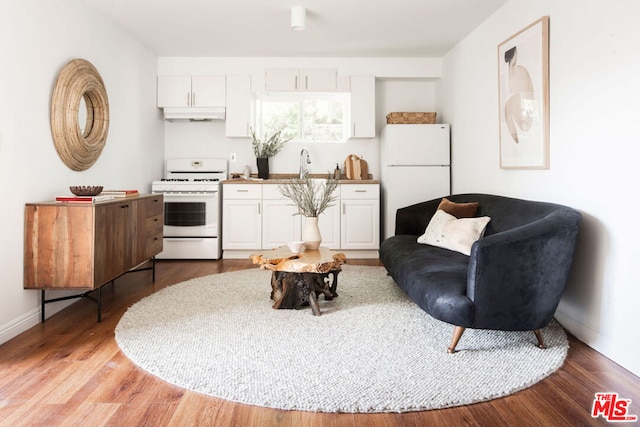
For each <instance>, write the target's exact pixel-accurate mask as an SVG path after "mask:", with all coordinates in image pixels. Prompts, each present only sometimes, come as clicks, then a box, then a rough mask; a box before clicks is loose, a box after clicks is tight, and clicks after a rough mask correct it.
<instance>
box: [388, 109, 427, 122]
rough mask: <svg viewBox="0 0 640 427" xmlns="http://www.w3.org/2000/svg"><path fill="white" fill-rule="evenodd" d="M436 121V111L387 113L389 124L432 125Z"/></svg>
mask: <svg viewBox="0 0 640 427" xmlns="http://www.w3.org/2000/svg"><path fill="white" fill-rule="evenodd" d="M435 122H436V113H432V112H431V113H425V112H422V113H406V112H404V113H389V114H387V124H388V125H400V124H402V125H404V124H407V125H409V124H411V125H414V124H415V125H418V124H420V125H432V124H435Z"/></svg>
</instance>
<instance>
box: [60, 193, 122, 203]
mask: <svg viewBox="0 0 640 427" xmlns="http://www.w3.org/2000/svg"><path fill="white" fill-rule="evenodd" d="M114 198H115V197H113V196H111V195H103V194H102V193H100V194H98V195H97V196H74V195H73V194H70V195H68V196H57V197H56V202H64V203H95V202H104V201H105V200H113V199H114Z"/></svg>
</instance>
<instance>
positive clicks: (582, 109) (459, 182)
mask: <svg viewBox="0 0 640 427" xmlns="http://www.w3.org/2000/svg"><path fill="white" fill-rule="evenodd" d="M544 15H548V16H549V19H550V61H549V62H550V112H551V128H550V129H551V138H550V143H551V151H550V154H551V168H550V169H549V170H544V171H532V170H529V171H527V170H522V171H517V170H502V169H500V166H499V146H498V100H497V97H498V87H497V72H498V71H497V64H498V59H497V45H498V44H499V43H501V42H502V41H504V40H505V39H507V38H508V37H510V36H511V35H512V34H514V33H516V32H517V31H519V30H520V29H522V28H524V27H525V26H527V25H528V24H530V23H531V22H533V21H535V20H537V19H538V18H540V17H541V16H544ZM638 16H640V3H638V2H637V1H636V0H617V1H615V2H607V3H605V2H598V1H588V2H585V1H582V0H564V1H561V2H558V1H554V0H541V1H537V2H531V1H528V0H511V1H509V2H508V3H507V4H506V5H505V6H504V7H502V8H501V9H500V10H499V11H498V12H496V13H495V14H494V15H493V16H492V17H491V18H489V19H488V20H487V21H486V22H484V23H483V24H482V25H481V26H480V27H479V28H478V29H476V31H474V32H473V33H472V34H471V35H470V36H468V37H467V38H466V39H465V40H464V41H462V42H461V43H459V44H458V45H457V46H456V47H455V48H454V49H453V50H451V51H450V52H449V53H448V54H447V55H446V56H445V57H444V58H443V78H442V79H441V84H440V85H439V88H438V99H439V100H440V101H441V102H440V107H441V109H442V111H443V117H442V120H444V121H445V122H448V123H451V124H452V147H453V152H452V163H453V190H454V192H456V193H462V192H487V193H495V194H502V195H507V196H515V197H522V198H528V199H536V200H545V201H551V202H557V203H561V204H566V205H569V206H572V207H574V208H577V209H579V210H580V211H581V212H582V213H583V221H582V228H581V235H580V240H579V248H578V251H577V256H576V261H575V266H574V272H573V275H572V279H571V281H570V283H569V285H568V288H567V290H566V291H565V294H564V297H563V299H562V302H561V304H560V307H559V310H558V313H557V318H558V319H559V320H560V322H561V323H562V324H563V325H564V326H565V327H567V328H568V329H569V331H570V332H572V333H573V334H574V335H576V336H577V337H578V338H579V339H581V340H582V341H584V342H586V343H587V344H589V345H590V346H592V347H594V348H595V349H596V350H598V351H600V352H601V353H603V354H605V355H606V356H608V357H610V358H611V359H613V360H614V361H616V362H618V363H619V364H621V365H623V366H624V367H626V368H627V369H629V370H631V371H632V372H634V373H636V374H640V343H639V342H638V340H637V339H635V337H636V335H637V331H636V326H637V325H638V323H639V320H638V314H637V311H638V310H637V305H638V301H639V300H640V287H639V286H638V278H637V275H638V272H637V270H636V269H635V267H634V266H637V264H638V260H639V259H640V249H639V246H638V244H637V240H638V232H637V230H636V229H635V227H633V226H632V227H631V228H630V227H629V226H628V223H629V222H631V223H632V224H633V221H635V213H636V212H635V209H634V208H635V207H636V206H638V202H637V201H636V200H635V199H636V195H635V192H636V191H635V185H636V184H637V183H638V182H639V181H640V172H639V169H638V161H637V155H636V153H637V152H638V148H637V147H638V145H639V143H640V136H639V135H640V133H639V132H638V127H637V123H638V117H640V103H639V102H638V99H640V83H639V78H640V44H639V43H638V41H639V40H640V26H638V25H637V18H638Z"/></svg>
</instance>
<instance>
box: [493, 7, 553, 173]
mask: <svg viewBox="0 0 640 427" xmlns="http://www.w3.org/2000/svg"><path fill="white" fill-rule="evenodd" d="M498 91H499V94H498V99H499V105H500V167H501V168H502V169H549V17H548V16H544V17H542V18H540V19H538V20H537V21H535V22H534V23H532V24H531V25H529V26H528V27H526V28H524V29H523V30H521V31H519V32H517V33H516V34H514V35H513V36H511V37H509V38H508V39H507V40H505V41H503V42H502V43H500V44H499V45H498Z"/></svg>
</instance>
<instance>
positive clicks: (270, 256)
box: [251, 246, 347, 316]
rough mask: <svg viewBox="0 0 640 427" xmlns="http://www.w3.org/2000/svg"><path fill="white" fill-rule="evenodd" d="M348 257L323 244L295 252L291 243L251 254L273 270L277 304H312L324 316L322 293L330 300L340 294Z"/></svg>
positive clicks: (262, 264) (255, 261)
mask: <svg viewBox="0 0 640 427" xmlns="http://www.w3.org/2000/svg"><path fill="white" fill-rule="evenodd" d="M346 259H347V257H346V256H345V254H343V253H341V252H334V251H332V250H329V249H327V248H323V247H320V248H318V249H316V250H308V251H305V252H302V253H299V254H295V253H293V252H291V251H290V250H289V248H288V247H287V246H281V247H279V248H276V249H273V250H270V251H264V252H260V253H256V254H253V255H251V260H252V261H253V263H254V264H260V268H261V269H263V270H271V271H272V272H273V273H272V274H271V299H272V300H273V301H274V304H273V308H276V309H279V308H295V309H296V310H298V309H300V308H301V307H303V306H306V305H307V304H308V305H310V306H311V311H312V313H313V315H314V316H320V307H318V297H319V296H320V295H324V299H325V300H326V301H330V300H332V299H333V298H335V297H337V296H338V293H337V292H336V290H337V287H338V273H340V271H342V268H341V267H340V266H341V265H342V264H343V263H344V262H345V261H346Z"/></svg>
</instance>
